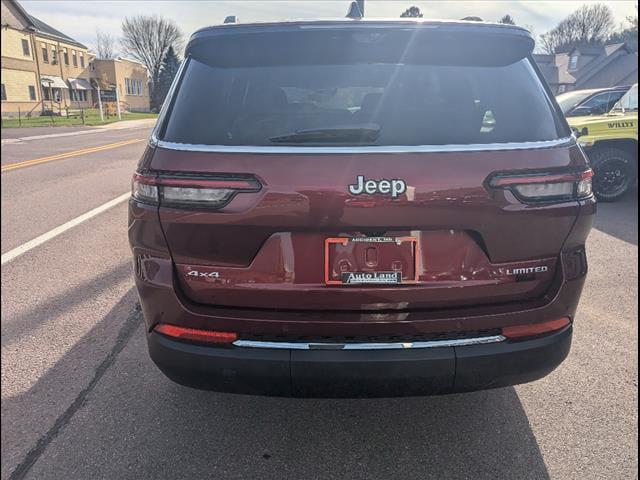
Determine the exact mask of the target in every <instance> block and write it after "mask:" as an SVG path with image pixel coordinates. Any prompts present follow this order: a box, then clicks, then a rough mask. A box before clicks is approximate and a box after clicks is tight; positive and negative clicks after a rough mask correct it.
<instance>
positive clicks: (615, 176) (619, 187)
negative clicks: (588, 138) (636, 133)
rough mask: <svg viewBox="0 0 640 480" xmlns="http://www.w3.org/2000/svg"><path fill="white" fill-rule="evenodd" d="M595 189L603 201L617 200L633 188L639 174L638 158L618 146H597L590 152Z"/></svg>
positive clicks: (597, 195) (599, 198)
mask: <svg viewBox="0 0 640 480" xmlns="http://www.w3.org/2000/svg"><path fill="white" fill-rule="evenodd" d="M589 164H590V165H591V169H592V170H593V173H594V175H593V191H594V193H595V195H596V197H597V198H598V200H600V201H601V202H615V201H616V200H618V199H620V198H621V197H622V196H624V195H625V194H626V193H627V192H628V191H629V189H631V188H632V187H633V186H634V185H635V183H636V178H637V176H638V164H637V160H636V158H635V157H634V156H633V155H632V154H631V153H629V152H626V151H624V150H620V149H618V148H610V147H602V148H598V147H596V148H595V150H593V151H592V152H590V154H589Z"/></svg>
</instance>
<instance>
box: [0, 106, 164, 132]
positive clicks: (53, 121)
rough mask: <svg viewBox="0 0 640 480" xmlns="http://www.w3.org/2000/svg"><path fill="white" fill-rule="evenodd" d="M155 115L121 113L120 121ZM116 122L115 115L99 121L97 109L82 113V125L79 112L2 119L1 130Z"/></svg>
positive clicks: (154, 114)
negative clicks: (68, 116) (69, 114)
mask: <svg viewBox="0 0 640 480" xmlns="http://www.w3.org/2000/svg"><path fill="white" fill-rule="evenodd" d="M157 116H158V114H157V113H143V112H132V113H123V114H122V120H138V119H141V118H156V117H157ZM117 121H118V116H117V115H111V116H109V117H108V118H107V116H106V115H105V117H104V120H100V112H99V111H98V109H95V108H93V109H87V110H85V111H84V123H83V121H82V118H80V115H79V111H78V115H77V116H72V117H70V118H67V117H55V116H54V117H31V118H22V119H21V121H20V122H19V121H18V118H17V117H16V118H3V119H2V128H17V127H57V126H69V125H105V124H107V123H113V122H117Z"/></svg>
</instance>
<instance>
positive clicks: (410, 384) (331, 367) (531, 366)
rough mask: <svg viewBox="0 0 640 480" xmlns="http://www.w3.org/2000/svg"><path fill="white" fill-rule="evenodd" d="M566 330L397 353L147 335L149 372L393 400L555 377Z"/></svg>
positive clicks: (245, 387) (231, 386)
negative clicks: (154, 368) (262, 345)
mask: <svg viewBox="0 0 640 480" xmlns="http://www.w3.org/2000/svg"><path fill="white" fill-rule="evenodd" d="M571 336H572V327H571V326H568V327H566V328H565V329H563V330H561V331H558V332H554V333H552V334H549V335H545V336H543V337H537V338H533V339H529V340H521V341H517V342H515V341H509V340H506V341H503V342H500V343H492V344H484V345H468V346H462V347H441V348H424V349H401V350H349V351H346V350H291V349H268V348H267V349H263V348H247V347H230V348H227V347H212V346H203V345H197V344H193V343H187V342H183V341H177V340H173V339H171V338H169V337H166V336H164V335H161V334H158V333H155V332H153V331H152V332H150V333H148V334H147V340H148V344H149V353H150V355H151V358H152V359H153V361H154V362H155V363H156V365H157V366H158V367H159V368H160V370H162V371H163V372H164V373H165V374H166V375H167V376H168V377H169V378H170V379H172V380H174V381H175V382H177V383H180V384H183V385H187V386H191V387H194V388H202V389H207V390H215V391H221V392H233V393H245V394H254V395H274V396H295V397H395V396H408V395H432V394H444V393H454V392H465V391H472V390H481V389H487V388H496V387H504V386H508V385H515V384H518V383H524V382H530V381H533V380H536V379H538V378H541V377H544V376H545V375H547V374H548V373H550V372H551V371H552V370H554V369H555V368H556V367H557V366H558V365H559V364H560V363H561V362H562V361H563V360H564V359H565V357H566V356H567V354H568V353H569V349H570V347H571Z"/></svg>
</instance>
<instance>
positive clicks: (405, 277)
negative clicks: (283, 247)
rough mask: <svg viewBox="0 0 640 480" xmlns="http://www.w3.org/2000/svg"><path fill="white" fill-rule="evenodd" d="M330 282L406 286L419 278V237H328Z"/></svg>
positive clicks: (326, 264)
mask: <svg viewBox="0 0 640 480" xmlns="http://www.w3.org/2000/svg"><path fill="white" fill-rule="evenodd" d="M324 255H325V262H324V263H325V284H326V285H361V286H362V285H377V286H380V285H396V286H397V285H402V284H414V283H416V282H417V280H418V268H417V260H418V258H419V252H418V240H417V238H416V237H410V236H407V237H330V238H327V239H325V252H324Z"/></svg>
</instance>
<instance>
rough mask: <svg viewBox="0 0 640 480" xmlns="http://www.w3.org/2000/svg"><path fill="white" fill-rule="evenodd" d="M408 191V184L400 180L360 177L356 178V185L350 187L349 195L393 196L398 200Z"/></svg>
mask: <svg viewBox="0 0 640 480" xmlns="http://www.w3.org/2000/svg"><path fill="white" fill-rule="evenodd" d="M406 191H407V183H406V182H405V181H404V180H402V179H399V178H393V179H391V180H387V179H386V178H383V179H382V180H365V179H364V175H358V176H357V177H356V183H355V184H352V185H349V193H351V194H352V195H361V194H363V193H366V194H369V195H375V194H382V195H391V197H392V198H397V197H398V195H402V194H403V193H404V192H406Z"/></svg>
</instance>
